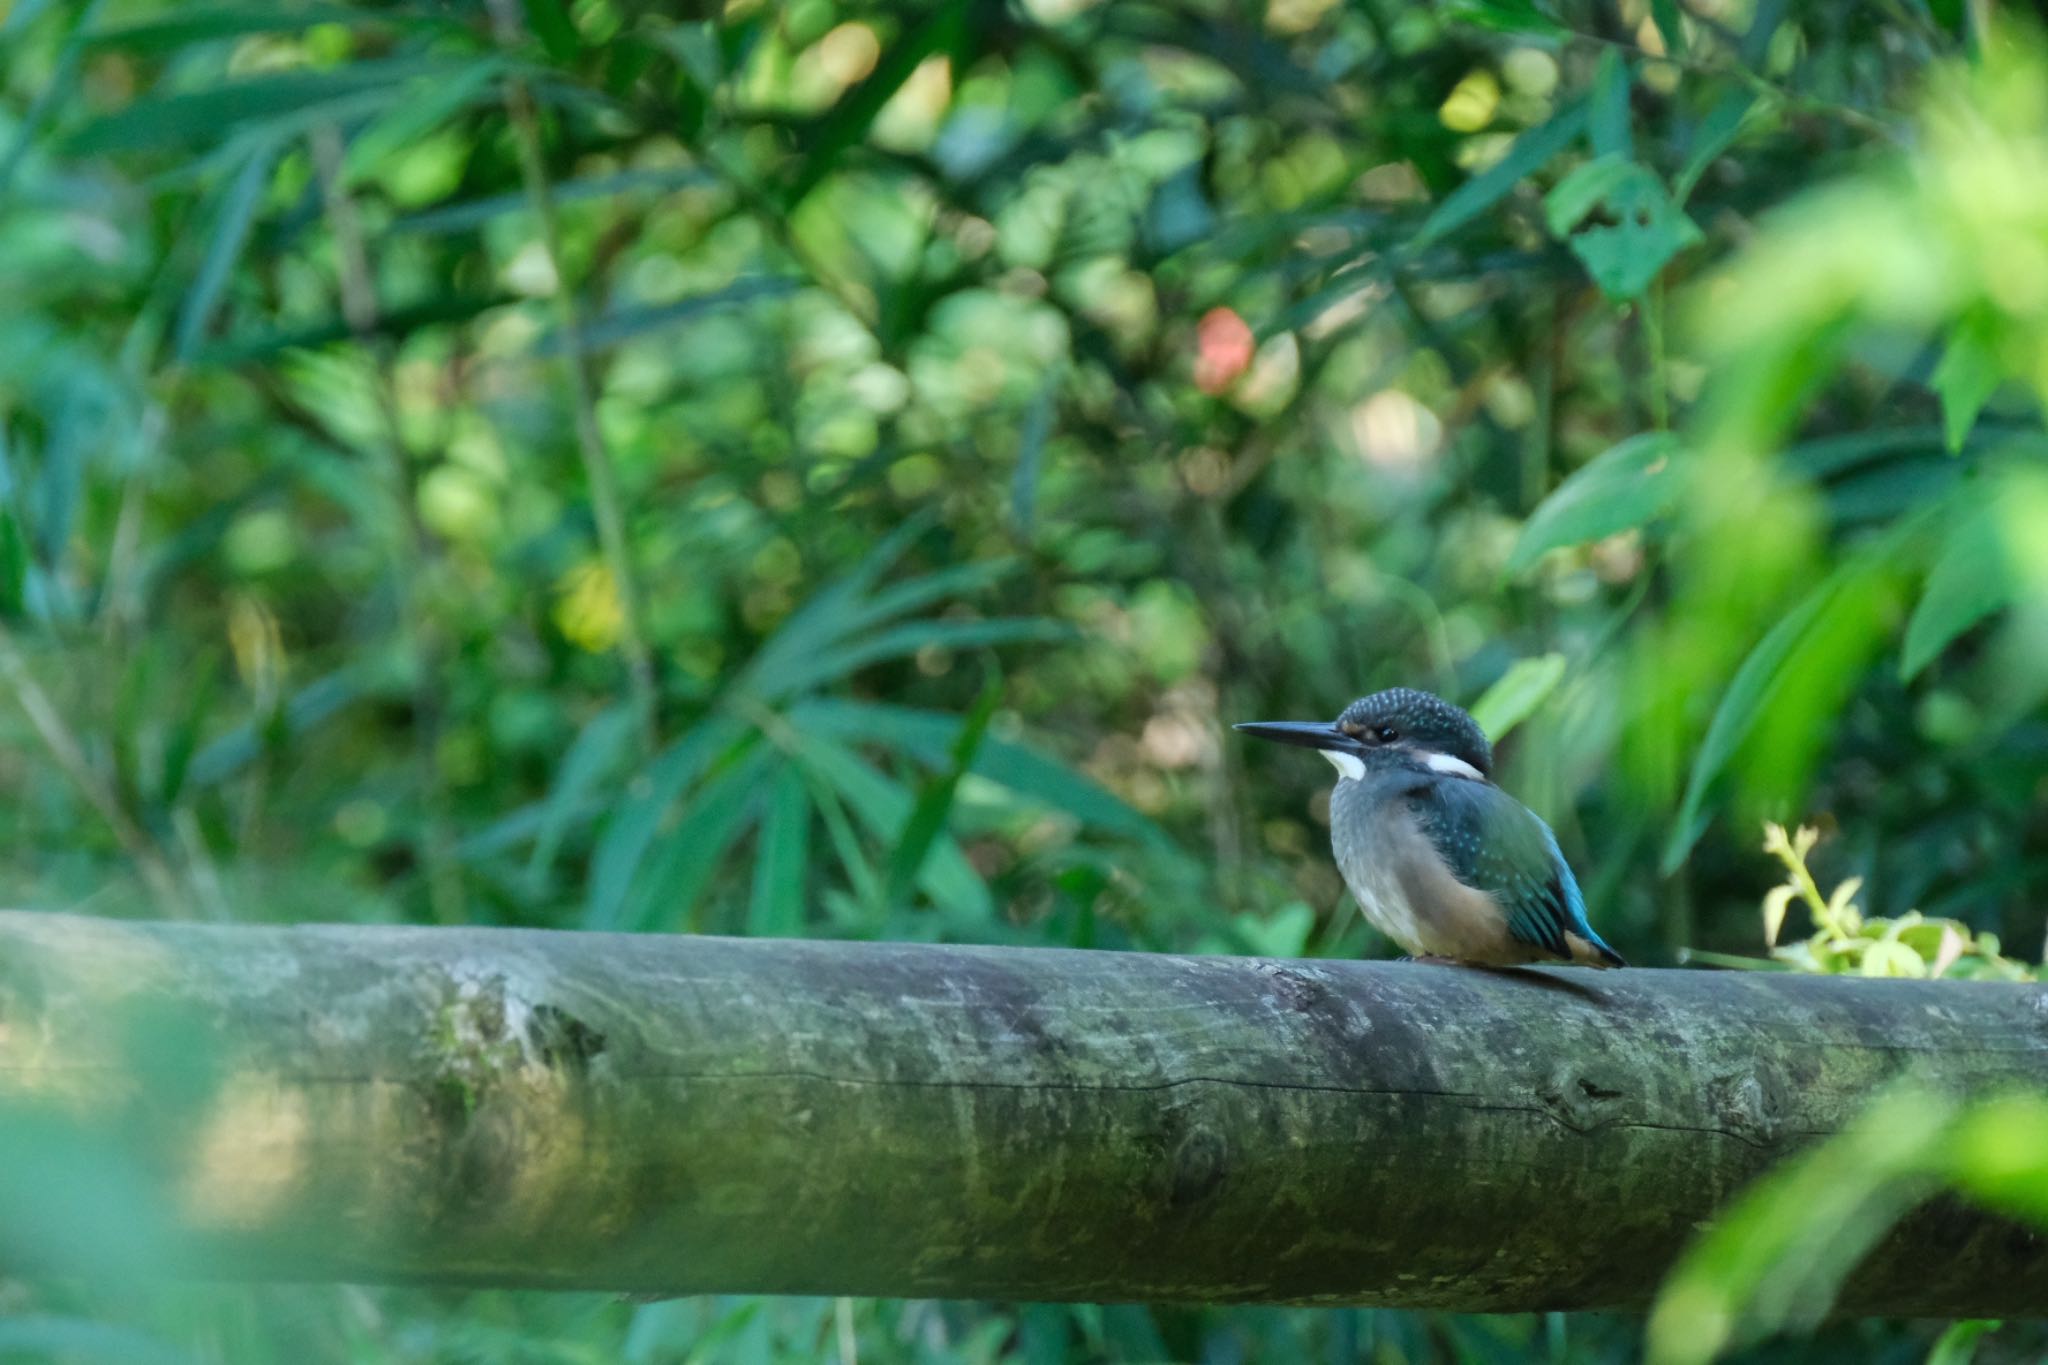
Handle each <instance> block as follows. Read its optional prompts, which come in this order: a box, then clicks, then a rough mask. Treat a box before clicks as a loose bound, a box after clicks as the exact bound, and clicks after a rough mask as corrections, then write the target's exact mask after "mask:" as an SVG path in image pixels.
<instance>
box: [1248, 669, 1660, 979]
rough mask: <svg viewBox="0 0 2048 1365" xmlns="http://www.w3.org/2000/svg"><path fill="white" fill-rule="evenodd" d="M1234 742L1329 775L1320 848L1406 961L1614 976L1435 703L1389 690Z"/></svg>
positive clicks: (1511, 804) (1526, 827) (1538, 847)
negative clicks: (1597, 971) (1324, 841)
mask: <svg viewBox="0 0 2048 1365" xmlns="http://www.w3.org/2000/svg"><path fill="white" fill-rule="evenodd" d="M1237 728H1238V729H1239V730H1242V731H1244V732H1245V733H1246V734H1248V735H1255V736H1257V737H1258V738H1260V739H1270V740H1274V741H1277V742H1278V743H1281V744H1298V745H1301V746H1303V747H1304V748H1309V749H1314V750H1316V751H1318V752H1319V753H1321V754H1322V756H1323V757H1324V758H1327V759H1328V760H1330V763H1331V765H1332V766H1333V767H1335V768H1336V769H1337V790H1336V791H1335V792H1334V793H1333V794H1332V796H1331V798H1330V846H1331V848H1332V850H1333V851H1334V852H1335V853H1336V855H1337V867H1338V870H1339V871H1341V872H1342V873H1343V874H1344V884H1345V885H1346V886H1348V887H1350V888H1351V894H1352V896H1353V897H1354V898H1355V899H1356V900H1357V901H1358V908H1359V909H1360V910H1362V911H1364V912H1365V917H1366V919H1367V920H1369V921H1371V923H1372V925H1373V927H1375V928H1377V929H1378V930H1379V931H1380V932H1381V933H1383V934H1385V935H1386V936H1387V937H1388V938H1391V939H1392V940H1394V942H1396V943H1398V944H1400V945H1401V947H1402V948H1404V949H1405V950H1407V952H1408V953H1409V954H1410V955H1411V956H1414V957H1416V958H1420V959H1435V960H1440V961H1454V962H1469V963H1477V964H1480V965H1483V966H1493V967H1511V966H1520V965H1523V964H1526V963H1531V962H1573V963H1578V964H1580V965H1582V966H1588V967H1623V966H1626V965H1628V964H1627V963H1625V962H1623V961H1622V958H1621V954H1619V953H1617V952H1615V951H1614V949H1612V948H1610V947H1608V946H1607V944H1606V942H1605V941H1604V940H1603V939H1602V938H1601V937H1600V935H1599V934H1597V933H1595V932H1594V931H1593V926H1592V925H1590V924H1588V923H1587V922H1586V898H1585V897H1584V896H1583V895H1581V894H1580V892H1579V883H1578V879H1577V878H1575V877H1573V876H1572V870H1571V867H1570V865H1569V864H1567V863H1566V862H1565V860H1564V854H1563V853H1562V852H1561V851H1560V850H1559V849H1558V846H1557V836H1556V835H1555V834H1553V833H1551V831H1550V826H1549V825H1546V824H1545V823H1543V819H1542V817H1540V816H1539V815H1537V814H1536V813H1535V812H1534V811H1532V810H1530V809H1529V808H1528V807H1527V806H1525V805H1523V804H1522V803H1521V802H1519V801H1517V800H1515V798H1514V797H1512V796H1509V795H1508V794H1507V793H1506V792H1504V791H1502V790H1501V789H1500V788H1499V787H1497V786H1495V785H1494V784H1493V746H1492V745H1491V744H1489V743H1487V740H1486V734H1485V732H1484V731H1482V730H1481V729H1480V728H1479V724H1478V722H1476V721H1474V720H1473V719H1472V717H1471V716H1470V715H1468V714H1467V713H1466V712H1464V711H1463V710H1461V709H1460V708H1458V707H1456V706H1453V705H1452V704H1451V703H1449V702H1447V701H1445V700H1444V699H1443V698H1441V697H1437V696H1432V695H1431V694H1430V693H1428V692H1422V691H1418V690H1417V689H1415V688H1412V687H1393V688H1389V689H1387V690H1386V691H1384V692H1375V693H1373V694H1372V695H1371V696H1369V697H1360V698H1359V699H1358V700H1357V701H1354V702H1352V703H1351V705H1349V706H1347V707H1345V708H1344V713H1343V714H1342V715H1340V716H1338V717H1337V719H1336V720H1335V721H1334V722H1331V721H1297V720H1282V721H1246V722H1244V723H1242V724H1240V725H1239V726H1237Z"/></svg>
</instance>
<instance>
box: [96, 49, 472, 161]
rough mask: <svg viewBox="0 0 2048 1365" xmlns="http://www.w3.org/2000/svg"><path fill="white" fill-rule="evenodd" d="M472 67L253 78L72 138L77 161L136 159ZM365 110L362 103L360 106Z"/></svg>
mask: <svg viewBox="0 0 2048 1365" xmlns="http://www.w3.org/2000/svg"><path fill="white" fill-rule="evenodd" d="M467 65H468V63H467V62H455V61H451V60H449V59H447V58H443V57H415V56H407V57H383V58H376V59H373V60H368V61H360V62H351V63H349V64H347V65H345V66H337V67H333V68H330V69H328V70H320V71H316V70H297V71H288V72H283V73H280V74H274V75H264V76H250V77H246V78H244V79H241V80H236V81H228V82H225V83H223V84H220V85H214V86H209V87H206V88H204V89H200V90H190V91H185V92H182V93H179V94H174V95H161V96H156V97H151V98H144V99H140V100H137V101H135V102H134V103H132V104H130V105H129V106H128V107H127V108H125V109H122V110H119V111H118V112H116V113H112V114H107V115H105V116H103V117H101V118H97V119H94V120H93V121H92V122H90V123H88V124H86V125H85V126H84V127H83V128H81V129H79V130H78V132H76V133H75V134H73V135H72V137H71V138H70V140H69V143H68V150H69V151H71V152H72V153H73V154H74V155H80V156H84V155H92V154H96V153H103V152H133V151H145V150H152V149H156V148H163V147H171V146H179V145H190V144H194V143H202V142H212V141H214V140H216V139H218V138H220V137H221V136H223V135H224V134H226V133H228V132H230V131H232V130H233V129H234V127H235V126H236V125H237V124H241V123H246V122H249V121H251V120H255V119H269V118H273V117H275V116H277V115H280V114H288V113H297V112H301V111H304V110H307V109H309V108H318V107H320V106H325V105H329V104H332V103H333V102H335V101H338V100H344V99H349V98H350V97H357V96H362V95H364V94H366V93H367V94H371V95H376V96H381V97H386V98H396V97H397V96H398V95H399V93H400V92H401V90H402V89H403V87H404V83H405V82H407V81H410V80H413V79H416V78H421V77H426V78H434V79H452V78H454V77H457V76H459V75H460V74H461V73H462V72H463V70H465V69H466V67H467ZM356 102H357V103H359V102H360V101H356Z"/></svg>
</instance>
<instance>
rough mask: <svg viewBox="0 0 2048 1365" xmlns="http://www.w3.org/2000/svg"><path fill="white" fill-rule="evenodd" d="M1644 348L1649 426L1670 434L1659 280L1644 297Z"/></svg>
mask: <svg viewBox="0 0 2048 1365" xmlns="http://www.w3.org/2000/svg"><path fill="white" fill-rule="evenodd" d="M1642 310H1643V346H1644V349H1645V350H1646V351H1647V352H1648V354H1647V356H1646V357H1645V360H1646V362H1647V364H1648V368H1649V374H1648V375H1647V376H1646V378H1647V381H1648V388H1649V391H1650V424H1651V425H1652V426H1654V427H1655V428H1656V429H1657V430H1659V431H1669V430H1671V386H1670V384H1669V383H1667V382H1666V376H1665V372H1664V369H1665V367H1664V281H1663V279H1662V278H1658V279H1655V280H1652V281H1650V288H1649V291H1648V292H1647V293H1645V294H1644V295H1643V301H1642Z"/></svg>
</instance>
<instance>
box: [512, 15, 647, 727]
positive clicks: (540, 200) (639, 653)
mask: <svg viewBox="0 0 2048 1365" xmlns="http://www.w3.org/2000/svg"><path fill="white" fill-rule="evenodd" d="M489 6H490V14H491V31H492V33H493V35H494V36H495V38H496V39H497V42H498V46H499V47H501V48H503V49H505V50H506V51H507V52H511V51H513V50H514V49H516V48H517V47H518V46H519V43H520V40H521V38H522V37H523V35H524V32H525V21H524V19H523V17H522V16H521V14H520V12H519V5H518V0H489ZM504 101H505V113H506V115H507V116H508V117H509V118H510V119H511V122H512V134H513V139H514V141H515V142H516V143H517V144H518V148H519V172H520V178H521V179H522V180H523V181H524V183H525V188H526V201H527V205H528V207H529V208H530V209H531V210H532V212H533V215H534V218H535V219H536V220H537V221H538V223H539V224H540V233H541V249H542V250H543V251H544V252H546V254H547V259H548V267H549V270H550V272H551V273H552V274H553V277H554V303H555V311H556V314H557V321H556V326H557V327H558V328H559V329H560V331H561V336H562V363H563V366H564V367H565V368H566V369H567V370H568V372H569V389H570V394H571V397H572V399H573V407H574V410H575V418H576V448H577V451H578V452H579V453H580V454H581V456H582V458H583V473H584V477H585V478H586V479H587V480H588V481H589V483H590V507H591V512H592V514H593V516H594V517H595V518H596V521H597V541H598V549H599V552H600V553H601V554H602V555H603V556H604V561H605V570H606V572H607V573H609V574H610V575H611V580H612V588H613V591H615V592H616V593H617V594H618V597H619V614H620V629H619V651H620V653H621V654H622V655H623V656H624V658H625V664H626V682H627V686H628V688H629V689H630V691H631V694H632V704H633V716H634V720H635V722H636V724H637V725H638V728H639V731H640V746H641V749H642V752H643V753H645V754H652V753H653V752H654V748H655V744H656V736H657V727H656V705H657V697H656V693H655V687H654V656H653V655H652V653H650V652H649V650H648V647H647V632H646V624H645V615H644V612H643V610H642V607H641V595H640V586H639V580H638V578H637V577H636V576H635V574H634V572H633V561H632V555H631V553H630V552H629V549H628V547H627V544H626V519H625V514H624V511H623V510H622V508H621V506H620V502H619V481H618V473H617V471H616V469H615V468H614V466H613V464H612V458H611V452H610V451H609V450H608V449H607V448H606V446H605V442H604V431H603V429H602V428H601V427H599V426H598V423H597V398H596V393H597V385H596V382H595V380H594V379H593V378H592V376H591V373H590V355H589V353H588V352H587V351H586V350H585V349H584V345H583V318H582V311H581V309H580V308H579V307H578V305H577V302H576V294H575V291H574V290H572V289H571V288H570V287H569V281H568V279H567V277H566V267H565V263H564V261H563V257H562V231H561V218H560V215H558V214H557V213H556V211H555V198H554V192H553V191H552V190H551V189H550V187H549V185H548V176H547V163H546V160H545V158H544V156H543V154H542V148H541V134H540V116H539V114H538V112H537V110H536V108H535V105H534V101H533V92H532V90H530V89H529V88H528V87H527V84H526V82H525V81H524V80H523V79H521V78H520V77H519V76H518V75H517V74H516V73H515V74H509V75H507V76H506V77H505V82H504Z"/></svg>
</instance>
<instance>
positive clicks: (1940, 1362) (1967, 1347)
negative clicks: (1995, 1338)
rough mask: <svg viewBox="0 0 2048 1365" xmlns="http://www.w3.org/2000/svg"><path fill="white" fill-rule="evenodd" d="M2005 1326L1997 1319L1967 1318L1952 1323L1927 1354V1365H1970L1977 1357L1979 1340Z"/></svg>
mask: <svg viewBox="0 0 2048 1365" xmlns="http://www.w3.org/2000/svg"><path fill="white" fill-rule="evenodd" d="M2003 1326H2005V1324H2004V1323H2002V1322H1999V1321H1998V1320H1997V1319H1995V1318H1965V1319H1964V1320H1963V1321H1961V1322H1952V1323H1950V1324H1949V1325H1948V1327H1947V1328H1946V1329H1945V1330H1944V1331H1943V1332H1942V1334H1941V1335H1940V1336H1939V1337H1937V1338H1936V1339H1935V1342H1934V1349H1933V1350H1931V1351H1929V1352H1928V1353H1927V1365H1970V1362H1971V1361H1972V1360H1975V1359H1976V1357H1977V1340H1978V1338H1980V1337H1983V1336H1985V1335H1987V1334H1989V1333H1992V1332H1996V1331H1997V1330H1998V1329H1999V1328H2001V1327H2003Z"/></svg>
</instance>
